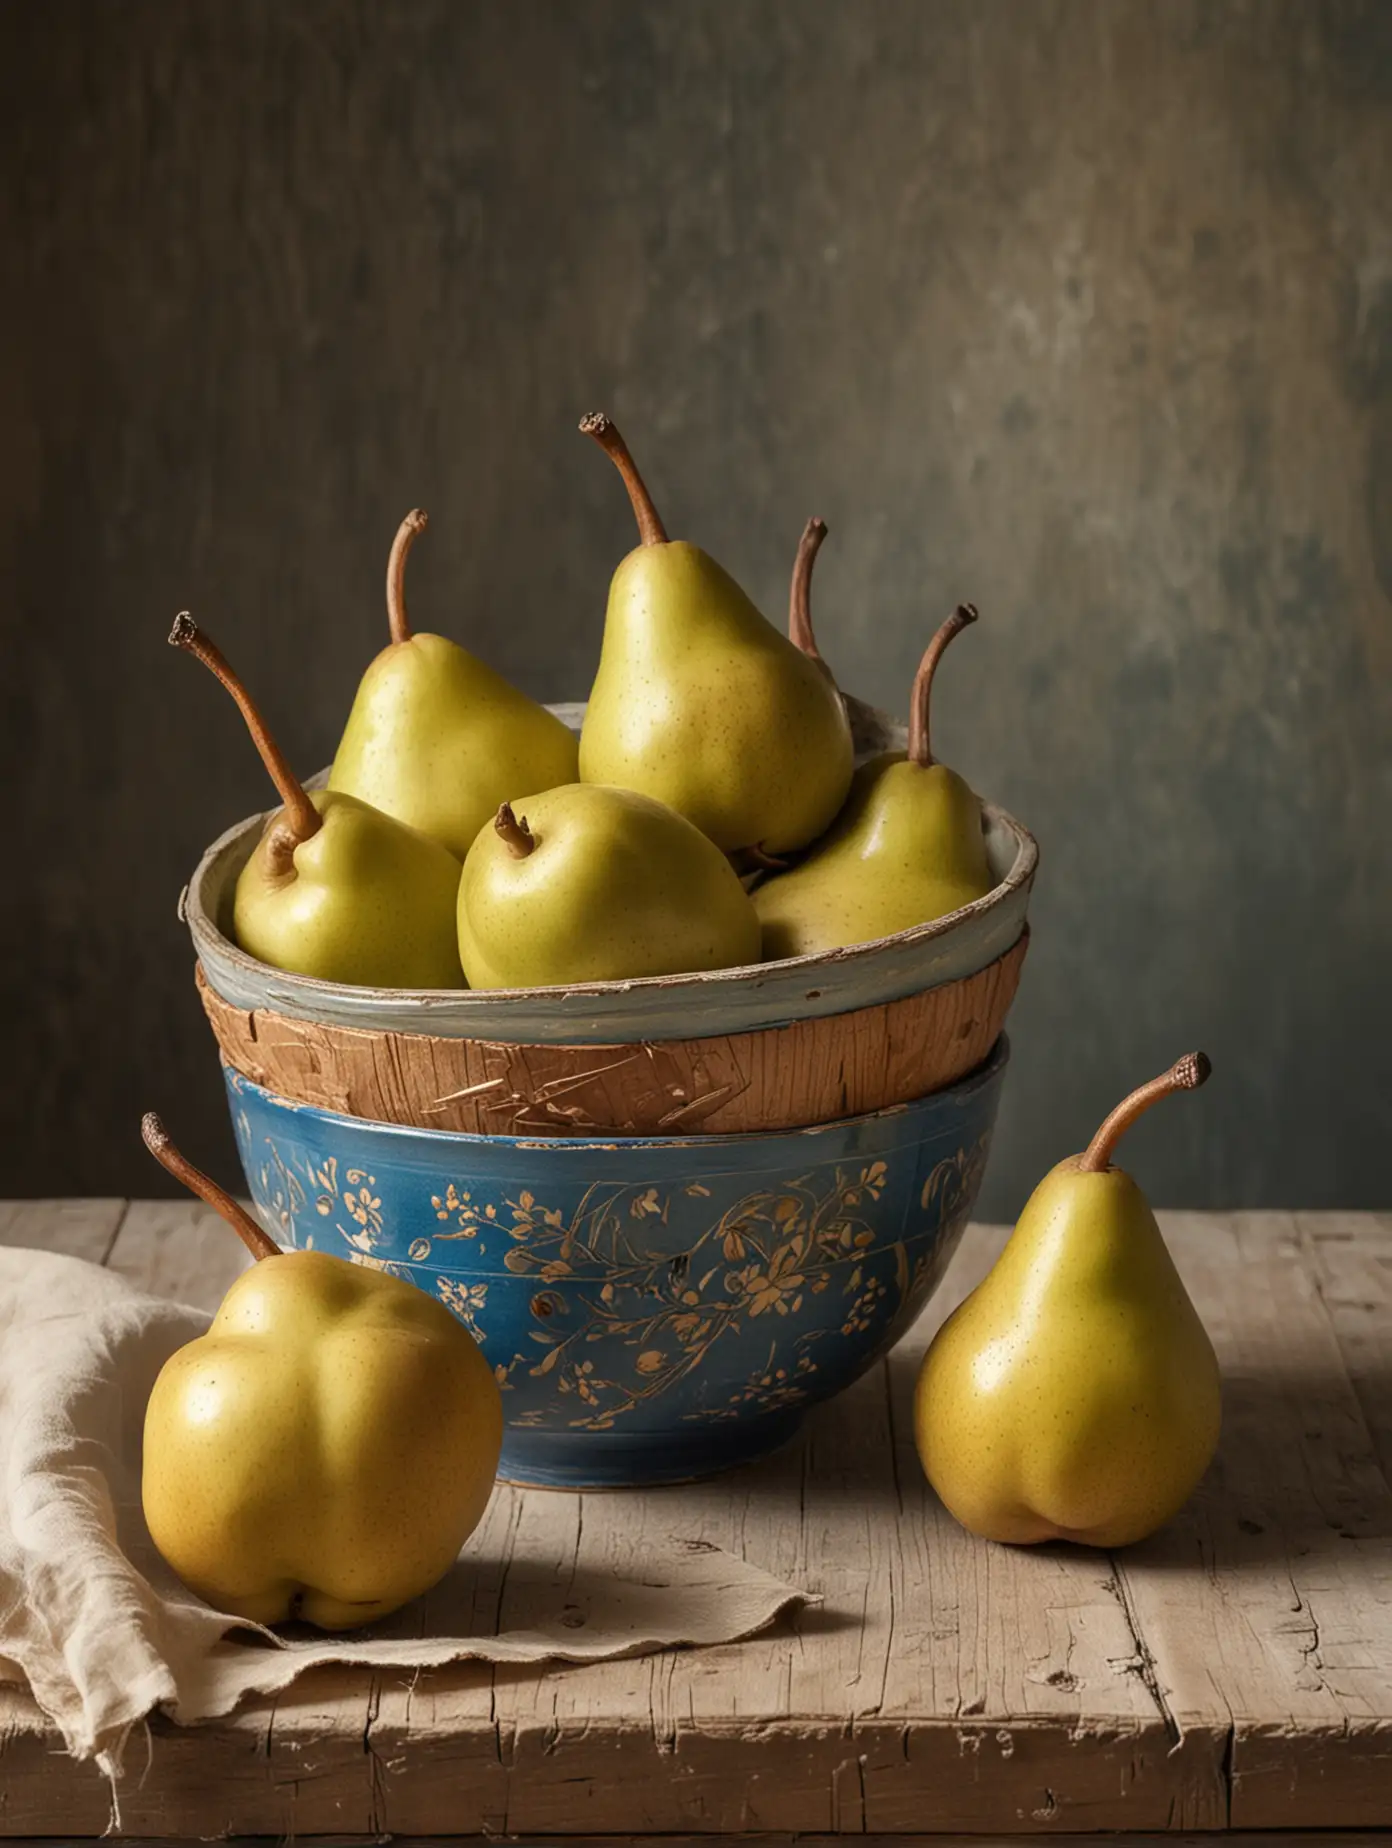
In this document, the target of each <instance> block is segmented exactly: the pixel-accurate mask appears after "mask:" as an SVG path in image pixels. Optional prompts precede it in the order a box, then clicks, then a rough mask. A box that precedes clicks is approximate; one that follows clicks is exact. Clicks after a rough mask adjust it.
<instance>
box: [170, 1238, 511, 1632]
mask: <svg viewBox="0 0 1392 1848" xmlns="http://www.w3.org/2000/svg"><path fill="white" fill-rule="evenodd" d="M502 1435H503V1412H502V1399H501V1395H500V1394H499V1391H498V1387H497V1383H496V1381H495V1380H494V1378H493V1374H492V1371H491V1369H490V1368H489V1366H488V1363H487V1362H486V1361H485V1360H484V1358H483V1356H482V1354H481V1353H480V1352H479V1349H478V1347H477V1346H476V1345H475V1343H474V1341H473V1339H472V1338H471V1337H470V1335H469V1333H468V1331H467V1330H466V1329H465V1328H464V1326H463V1325H462V1323H460V1322H459V1321H458V1320H457V1319H456V1318H455V1317H454V1316H453V1315H451V1314H450V1312H449V1310H448V1309H446V1308H445V1307H444V1306H443V1304H441V1303H439V1302H437V1301H435V1300H434V1299H433V1298H432V1297H429V1296H426V1295H425V1294H424V1293H423V1292H422V1291H420V1290H417V1289H415V1288H414V1287H413V1286H412V1285H410V1284H408V1283H403V1282H402V1281H401V1280H400V1279H399V1278H397V1277H392V1276H389V1275H387V1274H386V1273H384V1272H381V1271H377V1270H372V1269H368V1268H365V1267H362V1266H359V1265H356V1264H352V1263H349V1262H348V1261H347V1260H346V1259H343V1258H337V1257H331V1256H329V1255H328V1254H327V1253H323V1252H317V1251H304V1252H289V1253H287V1254H286V1255H284V1256H283V1257H274V1258H265V1259H263V1260H262V1261H261V1262H260V1263H258V1264H255V1265H253V1267H252V1268H251V1269H250V1270H249V1271H247V1272H245V1273H244V1274H243V1275H242V1276H241V1277H239V1278H238V1279H237V1281H236V1283H234V1284H233V1286H232V1288H231V1289H230V1290H229V1291H228V1292H227V1295H226V1297H225V1298H224V1299H223V1303H222V1307H221V1308H220V1309H219V1310H218V1312H217V1315H216V1316H215V1317H214V1319H213V1324H212V1327H211V1328H210V1329H209V1331H208V1333H207V1334H206V1335H203V1336H202V1337H200V1338H199V1339H198V1340H197V1341H191V1342H190V1343H189V1344H188V1346H187V1347H184V1348H181V1349H180V1350H179V1352H178V1353H177V1354H175V1355H173V1356H172V1357H171V1358H170V1360H169V1361H167V1362H166V1364H165V1366H164V1368H163V1370H162V1371H161V1373H160V1375H159V1378H158V1379H157V1380H156V1382H155V1388H154V1391H153V1392H152V1393H151V1395H150V1402H149V1406H148V1408H147V1411H146V1414H145V1444H144V1466H143V1480H142V1485H141V1496H142V1501H143V1504H144V1509H145V1519H146V1522H147V1524H148V1526H149V1529H150V1534H151V1537H152V1538H153V1540H154V1542H155V1545H156V1546H157V1547H158V1548H159V1550H160V1552H161V1554H162V1555H163V1556H164V1558H165V1559H166V1560H167V1561H168V1563H169V1564H170V1565H171V1566H172V1567H173V1569H174V1570H175V1572H177V1573H178V1575H179V1577H180V1578H181V1579H183V1581H184V1582H185V1584H187V1585H188V1586H189V1587H190V1589H191V1590H193V1591H195V1592H197V1593H198V1595H199V1596H200V1597H202V1598H206V1599H207V1601H208V1602H209V1603H210V1604H212V1605H214V1606H215V1607H216V1608H217V1609H219V1610H224V1611H230V1612H232V1613H233V1614H234V1615H236V1616H238V1617H245V1618H248V1619H250V1620H251V1621H252V1622H256V1623H268V1624H269V1623H279V1622H281V1621H283V1620H284V1619H286V1618H289V1617H298V1618H303V1619H305V1620H306V1621H308V1622H310V1623H313V1624H317V1625H318V1626H319V1627H320V1628H321V1629H326V1630H345V1629H352V1628H356V1627H357V1626H358V1625H360V1624H364V1623H370V1622H371V1621H372V1620H373V1619H374V1618H377V1617H382V1616H385V1615H386V1614H387V1612H389V1611H393V1610H396V1609H397V1608H398V1607H399V1606H400V1605H402V1604H405V1603H406V1602H407V1601H408V1600H409V1599H411V1598H414V1597H417V1596H418V1595H419V1594H420V1593H421V1592H423V1591H426V1590H428V1589H429V1588H430V1586H432V1585H433V1584H435V1582H436V1581H437V1580H438V1579H440V1578H441V1577H442V1576H443V1575H444V1573H445V1572H446V1571H447V1570H448V1569H449V1566H450V1565H451V1563H452V1562H453V1560H454V1558H455V1555H456V1554H457V1553H458V1551H459V1549H460V1547H461V1546H462V1545H463V1544H464V1542H465V1540H467V1539H468V1537H469V1535H470V1534H471V1533H472V1532H473V1530H474V1529H475V1527H477V1525H478V1523H479V1522H480V1520H482V1518H483V1513H484V1509H485V1508H486V1507H487V1505H488V1498H489V1496H490V1494H491V1493H492V1489H493V1481H494V1477H495V1476H496V1474H497V1468H498V1455H499V1451H500V1448H501V1445H502Z"/></svg>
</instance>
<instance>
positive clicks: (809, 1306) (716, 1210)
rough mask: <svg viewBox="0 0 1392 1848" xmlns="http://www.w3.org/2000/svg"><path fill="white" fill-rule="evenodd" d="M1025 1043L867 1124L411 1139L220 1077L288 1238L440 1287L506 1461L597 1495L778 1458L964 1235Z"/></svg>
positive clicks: (866, 1361) (873, 1354)
mask: <svg viewBox="0 0 1392 1848" xmlns="http://www.w3.org/2000/svg"><path fill="white" fill-rule="evenodd" d="M1008 1056H1009V1054H1008V1048H1007V1044H1006V1041H1005V1040H1004V1039H1001V1040H1000V1041H999V1042H998V1043H997V1045H996V1048H995V1050H994V1052H993V1053H992V1055H991V1057H990V1058H989V1059H988V1060H987V1061H986V1063H985V1064H984V1065H982V1066H981V1067H979V1068H978V1070H977V1071H975V1072H973V1073H972V1074H971V1075H970V1076H969V1077H967V1078H965V1079H963V1080H962V1081H961V1082H960V1083H958V1084H956V1085H953V1086H952V1087H951V1088H950V1089H948V1090H944V1091H938V1092H935V1093H934V1094H933V1095H932V1096H930V1097H925V1098H922V1099H920V1100H919V1101H917V1102H915V1103H909V1104H899V1105H896V1106H895V1107H894V1108H892V1109H889V1110H881V1111H877V1112H876V1113H875V1114H874V1115H872V1116H862V1117H851V1118H848V1119H846V1120H845V1121H843V1122H839V1123H828V1124H824V1125H820V1126H818V1127H816V1128H813V1129H798V1130H785V1131H782V1132H779V1133H776V1134H768V1135H750V1136H690V1137H682V1138H679V1139H674V1140H672V1141H663V1140H659V1139H657V1138H651V1137H649V1138H633V1139H627V1140H615V1141H605V1142H598V1141H594V1142H582V1141H577V1140H573V1139H570V1138H559V1139H556V1140H548V1141H526V1140H521V1139H518V1138H515V1137H510V1136H468V1135H458V1134H447V1133H445V1132H442V1131H435V1130H423V1129H407V1128H401V1127H398V1126H396V1125H393V1124H385V1123H371V1122H365V1121H363V1120H361V1119H360V1118H357V1117H347V1116H338V1115H334V1114H332V1113H331V1112H329V1111H325V1110H317V1109H313V1108H311V1107H309V1106H307V1105H303V1104H295V1103H292V1102H290V1101H289V1100H288V1099H286V1098H283V1097H280V1096H278V1095H277V1094H276V1093H275V1092H272V1091H267V1090H265V1089H263V1088H262V1087H261V1086H260V1085H256V1084H253V1083H252V1082H251V1081H250V1080H249V1079H247V1078H243V1077H242V1076H241V1075H240V1074H239V1073H237V1072H235V1071H233V1070H231V1069H230V1068H225V1069H226V1077H227V1090H228V1097H229V1100H230V1103H231V1109H232V1118H233V1123H234V1125H235V1128H236V1133H237V1142H238V1146H239V1149H240V1151H241V1157H242V1163H243V1166H244V1167H245V1169H246V1175H247V1180H248V1182H249V1183H250V1186H251V1192H252V1196H253V1198H254V1199H255V1202H256V1205H257V1207H258V1208H259V1209H260V1211H261V1215H262V1217H263V1219H264V1220H265V1223H266V1224H267V1226H268V1227H270V1229H271V1230H272V1232H273V1233H274V1234H275V1235H276V1236H278V1238H279V1239H280V1241H281V1243H282V1244H285V1245H287V1246H295V1247H297V1248H299V1249H306V1248H308V1247H310V1246H313V1247H314V1248H315V1249H317V1250H320V1251H329V1252H333V1253H335V1254H337V1255H339V1256H342V1257H349V1258H353V1259H356V1260H357V1261H358V1262H360V1263H364V1264H373V1265H378V1266H381V1267H382V1268H383V1269H386V1270H390V1271H392V1272H393V1273H395V1274H396V1275H397V1276H400V1277H405V1278H408V1279H409V1280H410V1281H411V1282H413V1283H415V1284H418V1285H419V1286H420V1288H421V1289H423V1290H425V1291H427V1292H428V1293H429V1294H430V1295H432V1296H437V1297H438V1298H439V1299H440V1301H441V1302H443V1303H445V1304H447V1305H448V1306H449V1308H451V1309H452V1310H453V1311H454V1312H455V1314H456V1315H457V1316H459V1318H460V1319H461V1321H463V1322H464V1323H465V1324H466V1325H467V1326H468V1327H469V1328H470V1329H471V1330H472V1331H473V1333H474V1335H475V1336H476V1337H477V1339H478V1340H479V1342H480V1343H481V1344H482V1347H483V1351H484V1353H485V1354H486V1355H487V1357H488V1359H489V1360H490V1361H491V1362H492V1363H493V1368H494V1372H495V1374H496V1376H497V1379H498V1383H499V1385H500V1386H501V1388H502V1392H503V1408H504V1414H505V1418H506V1431H505V1437H504V1442H503V1457H502V1465H501V1474H502V1475H503V1476H504V1477H506V1478H509V1479H510V1480H512V1481H515V1482H524V1483H531V1484H535V1485H539V1486H545V1487H550V1488H565V1489H589V1488H611V1487H620V1486H629V1485H639V1484H641V1485H646V1484H651V1483H658V1482H675V1481H685V1480H689V1479H691V1478H692V1477H696V1476H703V1475H707V1474H710V1473H712V1472H713V1471H716V1470H720V1469H725V1468H727V1467H730V1466H733V1465H734V1464H737V1463H743V1462H746V1461H748V1460H749V1459H750V1458H752V1457H756V1456H760V1455H762V1454H763V1453H765V1452H766V1451H769V1450H772V1449H774V1448H775V1447H776V1446H777V1445H779V1444H781V1443H783V1442H784V1441H785V1440H786V1439H787V1438H788V1437H790V1436H791V1435H792V1433H793V1432H794V1430H795V1429H796V1428H797V1425H798V1423H799V1421H800V1419H801V1418H802V1415H803V1413H804V1412H805V1411H806V1410H807V1408H808V1407H809V1406H810V1405H815V1404H816V1403H817V1402H818V1401H819V1400H822V1399H828V1398H830V1397H831V1396H832V1394H833V1393H837V1392H840V1391H841V1390H842V1389H843V1388H844V1387H846V1386H849V1385H850V1383H851V1382H852V1381H853V1380H854V1379H856V1378H857V1377H858V1376H859V1375H860V1374H862V1373H863V1372H864V1371H865V1370H866V1368H867V1367H870V1366H872V1365H873V1364H874V1362H875V1361H876V1360H877V1359H879V1357H880V1356H881V1355H882V1354H884V1353H885V1351H886V1350H887V1349H888V1348H889V1346H890V1345H891V1343H892V1342H893V1341H895V1340H896V1339H897V1337H898V1336H899V1335H900V1334H901V1333H902V1332H903V1330H904V1329H905V1328H906V1327H907V1326H908V1324H909V1323H910V1322H911V1321H912V1320H913V1319H914V1317H915V1316H916V1315H917V1314H918V1312H919V1310H920V1309H922V1307H923V1305H924V1304H925V1303H926V1302H927V1300H928V1297H929V1296H930V1295H931V1294H932V1291H933V1289H934V1287H935V1286H936V1284H937V1282H938V1279H939V1278H940V1277H941V1275H942V1273H943V1269H944V1267H945V1266H946V1264H947V1261H948V1259H949V1258H950V1257H951V1255H952V1253H953V1251H954V1249H955V1248H956V1245H957V1241H958V1239H959V1237H960V1236H961V1233H962V1229H963V1227H964V1226H965V1225H966V1222H967V1217H968V1215H969V1213H970V1212H971V1209H972V1206H973V1204H974V1202H975V1200H976V1196H977V1192H978V1190H979V1188H980V1185H981V1179H982V1175H983V1173H984V1171H985V1166H986V1156H987V1151H988V1149H989V1146H990V1139H991V1130H992V1127H993V1125H994V1122H995V1116H996V1106H997V1102H998V1099H999V1096H1000V1089H1001V1082H1002V1079H1003V1077H1004V1073H1005V1066H1006V1061H1007V1058H1008Z"/></svg>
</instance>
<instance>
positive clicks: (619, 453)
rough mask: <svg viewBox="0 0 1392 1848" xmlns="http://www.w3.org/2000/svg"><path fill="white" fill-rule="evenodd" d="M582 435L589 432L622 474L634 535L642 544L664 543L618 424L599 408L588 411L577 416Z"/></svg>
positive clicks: (661, 527) (661, 528) (662, 530)
mask: <svg viewBox="0 0 1392 1848" xmlns="http://www.w3.org/2000/svg"><path fill="white" fill-rule="evenodd" d="M580 433H581V435H582V436H592V437H593V438H594V440H595V441H596V442H597V443H598V444H599V446H600V448H601V449H602V450H603V451H604V453H605V455H607V456H608V458H609V460H610V461H611V462H612V463H613V464H614V467H615V468H616V469H617V470H618V471H619V473H620V474H621V475H622V476H623V484H624V486H625V487H626V488H627V489H628V498H629V500H630V501H631V502H632V504H633V517H634V519H635V520H637V522H638V538H639V540H640V541H641V543H642V544H643V545H666V543H667V528H666V527H665V526H664V525H663V524H662V519H661V516H660V515H659V513H658V511H657V508H656V507H654V505H653V498H652V495H651V494H649V493H648V487H647V483H646V482H645V481H644V480H643V477H642V476H641V475H640V474H639V473H638V464H637V463H636V462H635V461H634V460H633V457H632V456H631V455H630V454H629V452H628V444H627V443H626V442H625V441H624V440H623V438H622V437H621V436H620V435H619V431H618V426H617V425H616V424H614V423H613V422H612V421H611V420H610V418H609V417H607V416H606V415H605V413H604V412H603V411H591V412H590V413H589V415H588V416H586V417H582V418H581V419H580Z"/></svg>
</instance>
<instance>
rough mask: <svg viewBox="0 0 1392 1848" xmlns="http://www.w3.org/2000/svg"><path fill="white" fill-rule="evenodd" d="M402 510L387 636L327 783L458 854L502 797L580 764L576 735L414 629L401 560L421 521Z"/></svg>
mask: <svg viewBox="0 0 1392 1848" xmlns="http://www.w3.org/2000/svg"><path fill="white" fill-rule="evenodd" d="M425 525H426V516H425V514H424V513H422V512H421V511H420V509H419V508H417V509H416V511H415V512H413V513H408V514H407V515H406V518H405V519H404V520H403V521H402V522H401V527H400V530H399V531H398V533H397V535H396V540H395V542H394V544H393V545H392V549H391V557H390V559H389V560H388V562H387V616H388V621H389V624H390V629H391V642H390V643H389V645H388V646H387V647H386V648H384V649H383V650H382V652H381V653H380V654H379V655H378V656H377V658H376V659H375V660H374V661H373V662H372V664H371V665H370V666H369V668H368V670H367V672H366V673H365V674H364V675H363V677H362V682H361V684H360V686H359V687H358V691H357V695H356V697H355V698H354V700H353V707H352V710H351V711H350V713H349V714H348V723H347V725H346V726H345V727H344V731H343V736H342V738H341V739H340V740H339V745H338V751H337V753H336V754H335V756H334V760H333V768H332V769H331V770H330V772H329V788H330V789H333V790H341V791H343V793H344V794H346V795H350V796H357V797H359V798H360V800H362V801H363V802H370V803H371V804H372V806H373V807H374V808H378V809H381V810H382V811H383V813H384V814H387V815H393V816H395V818H396V819H397V820H398V821H404V822H406V823H408V824H409V825H410V826H411V827H413V828H418V829H419V830H420V831H421V833H422V834H428V835H429V836H430V837H431V839H432V840H436V841H439V842H440V843H441V845H442V846H445V847H448V848H449V850H450V852H451V853H453V854H454V855H456V857H457V858H458V859H460V860H462V859H463V858H464V855H465V854H466V853H467V852H468V851H469V843H470V842H471V841H472V840H473V838H474V836H475V835H476V834H477V833H478V831H479V829H480V828H481V827H482V826H483V824H484V822H485V821H488V820H490V819H491V818H492V816H493V815H494V814H496V812H497V808H498V804H499V803H500V802H502V801H503V800H505V798H506V797H508V796H518V795H526V796H529V795H531V794H533V793H534V792H535V791H536V790H538V789H551V788H553V787H554V786H555V785H556V784H557V783H571V782H574V780H575V778H576V777H577V776H578V775H579V769H578V767H577V751H578V746H577V743H576V739H575V735H574V733H573V732H571V731H570V730H568V729H567V727H566V726H564V725H562V723H561V721H560V720H559V719H558V718H556V716H555V715H554V714H553V713H550V712H548V711H547V710H546V708H545V707H544V706H539V705H538V704H537V703H536V701H535V700H532V699H528V698H527V696H526V694H525V693H519V692H518V690H517V688H516V687H514V686H512V685H511V684H510V683H509V682H508V681H506V680H504V679H503V677H502V675H501V674H496V673H494V671H493V669H492V668H491V667H486V666H485V665H484V663H483V662H482V661H480V660H479V659H478V658H477V657H476V656H474V655H471V654H469V653H467V652H466V650H464V649H463V648H461V647H459V645H458V644H457V643H456V642H451V641H449V640H447V639H446V637H445V636H443V635H428V634H424V633H422V634H413V633H412V630H411V626H410V623H409V621H408V619H407V615H406V594H405V576H406V559H407V557H408V555H409V553H410V550H411V546H412V544H413V543H414V542H415V539H416V537H417V535H418V534H419V533H421V532H423V531H424V530H425Z"/></svg>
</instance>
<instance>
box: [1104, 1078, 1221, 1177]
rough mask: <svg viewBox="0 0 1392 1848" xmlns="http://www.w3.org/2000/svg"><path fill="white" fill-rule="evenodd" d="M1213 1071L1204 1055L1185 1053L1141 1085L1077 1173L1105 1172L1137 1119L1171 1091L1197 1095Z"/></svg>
mask: <svg viewBox="0 0 1392 1848" xmlns="http://www.w3.org/2000/svg"><path fill="white" fill-rule="evenodd" d="M1212 1070H1213V1067H1212V1066H1211V1065H1210V1064H1209V1062H1208V1054H1207V1053H1206V1052H1186V1053H1185V1055H1184V1057H1183V1058H1182V1059H1176V1060H1175V1062H1174V1064H1173V1065H1172V1066H1171V1067H1170V1069H1169V1070H1168V1071H1167V1072H1162V1073H1161V1075H1160V1076H1159V1077H1158V1078H1152V1079H1151V1081H1150V1083H1149V1084H1143V1085H1141V1086H1140V1088H1139V1089H1138V1090H1135V1091H1133V1092H1132V1093H1131V1095H1130V1096H1129V1097H1124V1098H1123V1099H1122V1100H1121V1102H1120V1103H1119V1104H1118V1105H1117V1107H1116V1109H1115V1110H1114V1111H1113V1112H1112V1114H1111V1115H1110V1116H1109V1117H1108V1118H1107V1120H1106V1122H1105V1123H1103V1125H1102V1127H1101V1129H1099V1130H1098V1132H1097V1134H1096V1135H1095V1136H1094V1137H1093V1139H1092V1141H1091V1142H1089V1144H1088V1145H1087V1152H1086V1153H1085V1154H1083V1155H1080V1156H1079V1157H1078V1167H1079V1169H1080V1171H1081V1172H1082V1173H1083V1174H1101V1173H1102V1171H1103V1170H1104V1169H1105V1168H1108V1167H1110V1165H1111V1160H1112V1154H1113V1152H1114V1150H1115V1149H1116V1145H1117V1143H1118V1142H1120V1141H1121V1138H1122V1137H1123V1136H1124V1135H1125V1134H1126V1132H1127V1130H1128V1129H1130V1127H1131V1125H1132V1124H1133V1123H1134V1122H1135V1121H1136V1118H1137V1117H1138V1116H1143V1115H1144V1114H1145V1112H1146V1111H1147V1110H1149V1109H1150V1106H1151V1105H1152V1104H1156V1103H1159V1101H1160V1099H1161V1098H1162V1097H1168V1096H1169V1095H1170V1094H1171V1092H1173V1091H1197V1090H1198V1088H1199V1086H1200V1085H1201V1084H1206V1083H1207V1082H1208V1075H1209V1073H1210V1072H1211V1071H1212Z"/></svg>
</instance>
